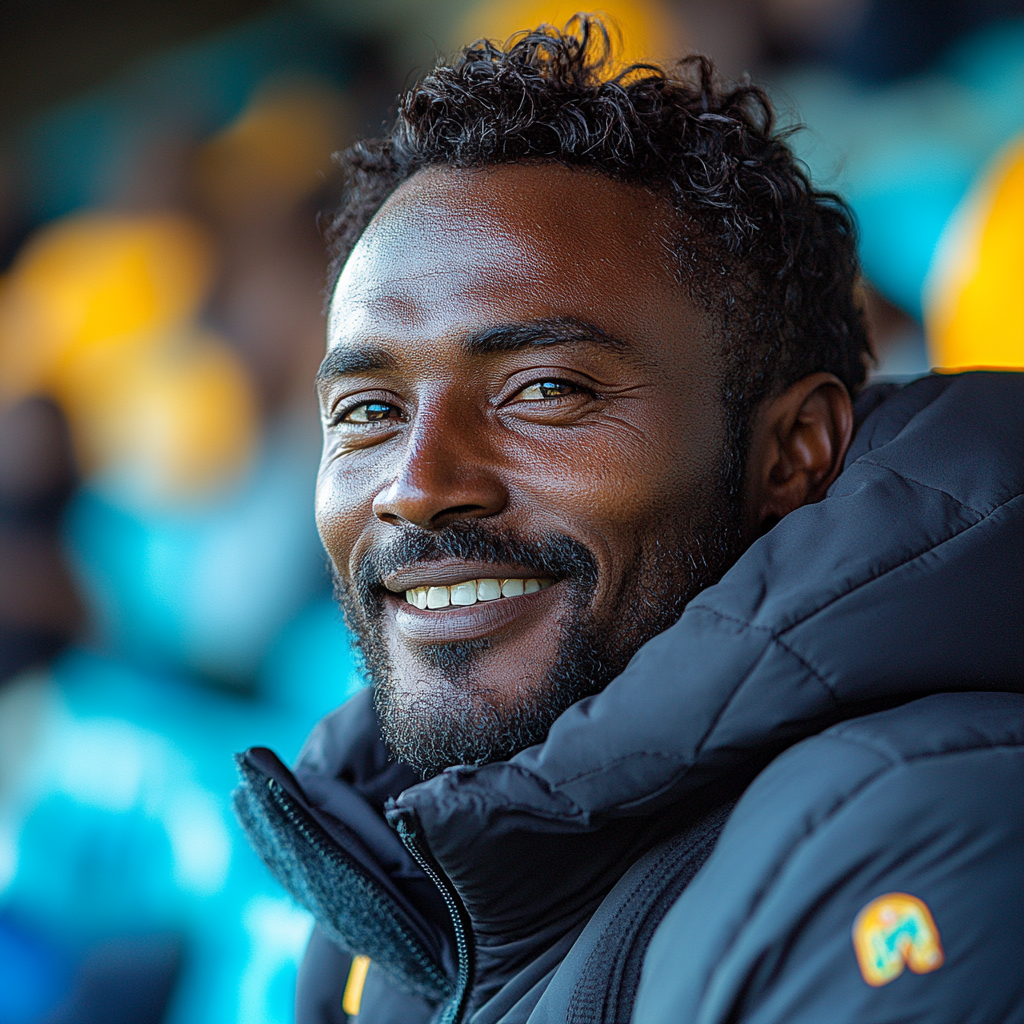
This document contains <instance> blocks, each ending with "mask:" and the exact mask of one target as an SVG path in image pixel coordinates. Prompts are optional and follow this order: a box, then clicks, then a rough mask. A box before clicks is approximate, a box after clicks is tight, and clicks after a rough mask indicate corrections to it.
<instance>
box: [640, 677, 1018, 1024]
mask: <svg viewBox="0 0 1024 1024" xmlns="http://www.w3.org/2000/svg"><path fill="white" fill-rule="evenodd" d="M1022 877H1024V696H1021V695H1018V694H1002V693H962V694H942V695H937V696H933V697H926V698H924V699H922V700H918V701H914V702H913V703H910V704H907V705H904V706H902V707H899V708H896V709H893V710H890V711H885V712H882V713H879V714H874V715H870V716H866V717H863V718H858V719H854V720H851V721H849V722H845V723H843V724H842V725H839V726H836V727H835V728H832V729H829V730H827V731H826V732H824V733H822V734H820V735H819V736H816V737H813V738H812V739H809V740H805V741H804V742H802V743H799V744H797V745H796V746H794V747H792V748H791V749H790V750H788V751H787V752H786V753H784V754H783V755H781V756H780V757H779V758H777V759H776V760H775V761H774V762H773V763H772V764H771V765H770V766H769V767H768V768H767V769H766V770H765V771H764V772H762V774H761V775H760V776H759V777H758V778H757V779H756V780H755V782H754V783H753V784H752V785H751V787H750V788H749V789H748V790H747V792H746V793H745V794H744V796H743V799H742V800H741V801H740V803H739V804H738V805H737V807H736V810H735V812H734V814H733V816H732V818H731V819H730V821H729V823H728V825H727V826H726V828H725V830H724V831H723V833H722V837H721V839H720V841H719V844H718V846H717V848H716V850H715V852H714V853H713V854H712V856H711V858H710V859H709V861H708V863H707V864H706V865H705V867H704V869H703V870H702V871H701V872H700V874H698V876H697V877H696V878H695V879H694V881H693V883H692V884H691V885H690V886H689V888H688V889H687V890H686V891H685V892H684V893H683V895H682V896H681V897H680V899H679V900H678V901H677V902H676V904H675V905H674V906H673V907H672V909H671V910H670V911H669V913H668V914H667V915H666V917H665V920H664V921H663V922H662V924H661V926H660V927H659V929H658V931H657V933H656V934H655V937H654V940H653V941H652V943H651V946H650V949H649V951H648V955H647V959H646V962H645V965H644V973H643V980H642V983H641V989H640V992H639V995H638V1001H637V1008H636V1009H637V1012H636V1013H635V1015H634V1018H633V1019H634V1021H636V1022H637V1024H655V1022H661V1021H669V1020H671V1021H689V1020H697V1019H699V1020H701V1021H702V1022H705V1021H706V1022H708V1024H710V1022H713V1021H724V1020H726V1019H728V1020H736V1021H743V1022H744V1024H748V1022H749V1024H752V1022H755V1021H756V1022H758V1024H760V1022H764V1024H768V1022H780V1024H781V1022H783V1021H785V1022H786V1024H795V1022H808V1024H810V1022H817V1021H821V1020H830V1021H843V1022H845V1021H850V1022H853V1021H872V1022H879V1021H889V1020H892V1021H897V1020H899V1021H903V1020H918V1019H920V1020H925V1019H927V1020H929V1021H935V1022H944V1021H949V1022H951V1024H952V1022H954V1021H961V1020H967V1019H971V1020H978V1021H989V1020H991V1021H993V1022H994V1021H1004V1020H1008V1019H1011V1018H1012V1019H1016V1017H1015V1016H1014V1015H1015V1014H1016V1015H1017V1016H1021V1015H1022V1014H1024V981H1022V972H1021V971H1020V964H1021V962H1022V959H1024V886H1022V885H1021V878H1022ZM911 933H914V935H916V936H917V938H916V939H914V940H913V941H911V939H910V938H909V937H908V936H910V935H911ZM914 942H916V943H917V945H916V946H915V945H914ZM908 943H909V945H908ZM929 944H931V945H929ZM858 946H859V948H860V951H861V952H860V954H858V951H857V949H858ZM871 950H876V951H878V950H881V951H882V953H883V954H884V956H883V959H885V958H886V957H888V960H887V961H886V964H883V965H882V966H881V967H879V968H877V969H874V970H873V969H872V967H871V964H870V962H868V961H866V960H865V957H866V956H867V955H868V953H869V952H870V951H871ZM862 964H863V965H864V966H862ZM901 965H909V967H908V968H907V969H903V970H900V968H901Z"/></svg>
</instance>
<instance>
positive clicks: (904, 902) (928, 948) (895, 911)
mask: <svg viewBox="0 0 1024 1024" xmlns="http://www.w3.org/2000/svg"><path fill="white" fill-rule="evenodd" d="M853 948H854V950H856V953H857V963H858V964H859V965H860V973H861V974H862V975H864V980H865V981H866V982H867V983H868V984H869V985H873V986H875V987H877V986H879V985H888V984H889V982H890V981H892V980H893V978H898V977H899V976H900V975H901V974H902V973H903V968H904V967H905V966H906V967H909V968H910V969H911V970H912V971H913V972H914V973H915V974H927V973H928V972H929V971H936V970H938V969H939V968H940V967H941V966H942V963H943V960H944V959H945V956H944V955H943V952H942V944H941V942H940V941H939V929H938V928H936V927H935V920H934V918H933V917H932V913H931V911H930V910H929V909H928V907H927V906H925V904H924V903H923V902H922V901H921V900H919V899H918V898H917V897H916V896H908V895H907V894H906V893H905V892H890V893H886V894H885V895H884V896H879V897H878V899H874V900H872V901H871V902H870V903H869V904H868V905H867V906H866V907H865V908H864V909H863V910H862V911H861V912H860V913H859V914H858V915H857V918H856V920H855V921H854V922H853Z"/></svg>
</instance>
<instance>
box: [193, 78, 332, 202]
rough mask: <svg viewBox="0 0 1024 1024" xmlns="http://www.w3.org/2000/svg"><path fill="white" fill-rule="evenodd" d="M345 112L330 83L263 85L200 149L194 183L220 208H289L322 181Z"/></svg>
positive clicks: (329, 162) (208, 199)
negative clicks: (239, 113)
mask: <svg viewBox="0 0 1024 1024" xmlns="http://www.w3.org/2000/svg"><path fill="white" fill-rule="evenodd" d="M350 120H351V118H350V115H349V111H348V107H347V105H346V103H345V100H344V97H343V96H342V95H341V93H339V92H338V91H337V90H335V89H332V88H329V87H328V86H325V85H319V84H316V83H291V84H280V85H278V86H276V87H268V88H267V89H265V90H263V92H261V93H260V94H259V95H258V96H256V98H255V99H254V100H253V101H252V102H251V103H250V104H249V106H248V107H247V108H246V109H245V110H244V111H243V112H242V114H241V115H240V116H239V117H238V119H237V120H236V121H234V122H233V123H232V124H231V125H229V126H228V127H227V128H225V129H224V130H223V131H222V132H221V133H220V134H219V135H216V136H214V138H212V139H211V140H210V141H209V142H207V143H206V145H205V146H204V147H203V148H202V150H201V151H200V154H199V158H198V162H197V168H196V171H197V175H196V176H197V180H198V183H199V187H200V190H201V191H202V193H203V195H204V196H205V198H206V199H207V201H208V202H209V203H210V205H211V206H212V207H213V208H214V210H216V211H217V212H219V213H221V214H222V215H227V216H241V215H244V214H245V213H246V212H247V211H249V210H250V209H252V208H253V207H260V208H262V212H263V215H264V216H265V215H266V213H267V212H268V209H267V208H269V211H270V212H278V211H279V210H288V209H290V208H292V207H294V206H295V205H296V204H297V203H299V202H301V200H303V199H304V198H305V197H306V196H308V195H310V194H311V193H312V192H313V191H314V190H315V189H316V188H317V187H318V186H319V185H320V184H321V183H322V182H323V180H324V174H325V173H326V172H327V171H328V170H329V169H330V166H331V154H332V153H333V152H334V151H335V150H336V149H338V148H340V147H341V146H342V145H343V144H344V143H345V142H346V140H347V138H348V135H349V122H350Z"/></svg>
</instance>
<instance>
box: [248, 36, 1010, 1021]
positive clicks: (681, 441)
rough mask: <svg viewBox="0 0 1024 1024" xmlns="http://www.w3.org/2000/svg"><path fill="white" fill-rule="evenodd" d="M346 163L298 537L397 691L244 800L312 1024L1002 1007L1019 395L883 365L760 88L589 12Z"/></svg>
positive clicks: (270, 762)
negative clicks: (280, 900) (620, 47)
mask: <svg viewBox="0 0 1024 1024" xmlns="http://www.w3.org/2000/svg"><path fill="white" fill-rule="evenodd" d="M345 164H346V166H347V168H348V170H349V172H350V188H349V192H348V194H347V196H346V198H345V201H344V203H343V205H342V207H341V212H340V214H339V215H338V218H337V220H336V222H335V225H334V229H333V242H332V244H333V247H334V253H335V260H334V270H335V276H334V281H333V285H332V295H331V302H330V311H329V327H328V354H327V357H326V359H325V360H324V363H323V365H322V367H321V371H320V375H319V379H318V388H319V395H320V401H321V405H322V410H323V417H324V438H325V442H324V456H323V462H322V466H321V470H320V477H319V483H318V492H317V518H318V523H319V527H320V532H321V536H322V537H323V540H324V543H325V546H326V548H327V550H328V552H329V554H330V557H331V562H332V564H333V567H334V571H335V574H336V579H337V588H338V595H339V599H340V601H341V603H342V605H343V607H344V610H345V614H346V618H347V621H348V622H349V624H350V626H351V628H352V630H353V631H354V632H355V634H356V635H357V637H358V639H359V643H360V646H361V650H362V653H363V656H364V658H365V661H366V666H367V670H368V673H369V675H370V677H371V680H372V682H373V688H372V692H371V691H366V692H364V693H363V694H361V695H359V696H358V697H356V698H355V699H354V700H352V701H350V702H349V703H348V704H346V705H345V706H343V707H342V708H341V709H340V710H339V711H337V712H335V713H334V714H333V715H331V716H329V717H328V718H327V719H326V720H325V721H324V722H323V723H321V725H320V726H319V727H318V729H317V730H316V731H315V732H314V734H313V737H312V738H311V740H310V741H309V743H308V744H307V747H306V749H305V750H304V752H303V753H302V755H301V756H300V758H299V762H298V764H297V766H296V769H295V773H294V775H293V774H292V773H291V772H289V771H288V770H287V769H286V768H285V767H284V766H283V765H282V764H281V763H280V762H279V761H278V760H277V759H276V758H275V757H274V755H273V754H271V753H270V752H269V751H266V750H262V749H259V748H257V749H254V750H250V751H249V752H248V753H247V754H246V755H244V756H243V757H241V758H240V759H239V764H240V768H241V772H242V779H243V785H242V787H241V788H240V790H239V791H238V794H237V798H236V803H237V807H238V810H239V814H240V817H241V820H242V822H243V824H244V825H245V827H246V828H247V830H248V832H249V835H250V838H251V839H252V841H253V843H254V845H255V847H256V849H257V850H258V851H259V852H260V854H261V856H262V857H263V858H264V860H265V861H266V862H267V863H268V865H270V867H271V869H272V870H273V871H274V872H275V874H276V875H277V876H278V878H279V879H280V880H281V881H282V882H283V883H284V885H285V886H286V887H287V888H288V889H289V891H291V892H292V894H293V895H294V896H295V897H296V898H297V899H299V900H300V901H301V902H302V903H304V904H305V906H307V907H308V908H309V909H310V910H311V911H312V912H313V914H314V915H315V917H316V919H317V922H318V924H317V928H316V930H315V932H314V935H313V938H312V940H311V943H310V947H309V950H308V951H307V956H306V960H305V963H304V966H303V970H302V972H301V975H300V979H299V993H298V1007H299V1011H298V1016H299V1019H300V1020H301V1021H304V1022H312V1021H336V1020H343V1019H345V1016H344V1013H345V1012H346V1011H343V1010H342V1006H341V1004H342V1001H343V997H344V1004H345V1007H347V1012H348V1013H350V1014H352V1015H357V1016H356V1019H357V1020H358V1021H360V1022H361V1024H368V1022H374V1024H377V1022H404V1024H413V1022H417V1021H428V1020H430V1021H437V1020H442V1021H446V1022H462V1021H472V1022H473V1024H485V1022H486V1024H492V1022H494V1024H496V1022H499V1021H500V1022H502V1024H512V1022H525V1021H529V1022H531V1024H537V1022H554V1021H573V1022H596V1021H608V1022H613V1024H624V1022H626V1021H630V1020H633V1021H637V1022H644V1024H646V1022H662V1021H664V1022H669V1021H687V1022H688V1021H707V1022H711V1021H726V1020H730V1021H745V1022H746V1021H750V1022H753V1021H758V1022H762V1021H764V1022H768V1021H772V1022H775V1021H779V1022H781V1021H787V1022H789V1021H807V1022H821V1021H868V1020H870V1021H897V1020H900V1021H903V1020H924V1019H927V1020H929V1021H945V1020H948V1021H961V1020H966V1019H972V1020H978V1021H997V1020H998V1021H1002V1020H1008V1019H1011V1018H1012V1019H1019V1018H1020V1015H1021V1014H1022V1013H1024V999H1022V992H1021V980H1020V972H1019V970H1018V968H1019V964H1020V957H1021V952H1022V945H1021V931H1022V930H1021V927H1020V925H1021V916H1022V910H1021V902H1022V901H1021V892H1020V886H1019V875H1020V872H1019V868H1020V865H1021V847H1020V838H1021V834H1022V831H1024V821H1022V801H1021V799H1020V797H1021V789H1022V785H1021V781H1022V772H1021V768H1022V766H1024V758H1022V747H1021V743H1022V739H1024V737H1022V732H1024V727H1022V722H1024V717H1022V715H1021V711H1022V710H1024V699H1022V697H1021V695H1020V693H1019V691H1020V689H1021V679H1022V675H1024V652H1022V638H1021V634H1020V630H1019V628H1018V627H1019V624H1020V623H1019V618H1020V616H1019V584H1020V577H1021V572H1020V568H1021V517H1022V502H1024V498H1022V497H1021V493H1022V490H1024V487H1022V484H1024V479H1022V477H1024V459H1022V458H1021V426H1022V424H1021V419H1022V411H1024V402H1022V401H1021V398H1022V397H1024V395H1022V391H1024V389H1022V388H1021V382H1020V379H1019V378H1017V377H1014V376H1013V375H1009V374H971V375H965V376H963V377H955V376H946V377H941V376H935V377H931V378H927V379H924V380H921V381H917V382H915V383H913V384H910V385H908V386H906V387H905V388H903V389H898V388H895V387H893V386H889V387H882V388H869V389H867V390H864V389H863V384H864V377H865V359H866V357H867V355H868V344H867V340H866V337H865V331H864V326H863V323H862V319H861V313H860V309H859V304H858V301H857V295H856V277H857V264H856V258H855V239H854V232H853V229H852V225H851V221H850V217H849V215H848V213H847V211H846V209H845V207H844V206H843V205H842V203H841V202H840V201H839V200H838V199H836V198H835V197H834V196H830V195H827V194H823V193H820V192H817V191H816V190H815V189H814V188H813V187H812V186H811V185H810V183H809V182H808V180H807V178H806V176H805V174H804V173H803V171H802V170H801V169H800V167H799V166H798V165H797V163H796V162H795V160H794V158H793V156H792V154H791V153H790V151H789V150H788V149H787V147H786V145H785V141H784V139H783V138H782V137H780V135H779V134H777V133H776V132H775V131H774V129H773V126H772V117H771V111H770V107H769V105H768V102H767V100H766V99H765V98H764V96H763V95H762V94H761V93H760V92H759V91H758V90H757V89H754V88H752V87H750V86H738V87H731V86H725V85H722V84H720V83H719V82H717V80H716V79H715V78H714V77H713V74H712V69H711V67H710V65H709V64H708V62H707V61H705V60H703V59H698V58H694V59H692V60H690V61H688V62H685V63H684V64H682V65H681V66H680V68H679V69H678V70H677V71H673V72H663V71H660V70H658V69H654V68H646V67H645V68H637V69H633V70H630V71H628V72H625V73H623V74H621V75H619V76H618V77H616V76H615V74H614V71H613V69H612V67H611V63H610V59H609V57H608V55H607V46H606V42H605V37H604V36H603V35H602V33H601V31H600V29H599V26H595V25H594V24H593V23H591V22H588V21H583V22H581V23H578V25H577V27H576V31H575V32H570V33H568V34H564V35H563V34H558V33H554V32H552V31H550V30H545V31H541V32H537V33H533V34H529V35H526V36H524V37H522V38H521V39H520V40H519V41H518V42H516V43H515V44H514V45H512V46H511V47H510V48H509V49H507V50H500V49H496V48H494V47H492V46H490V45H487V44H482V43H481V44H477V45H475V46H473V47H470V48H469V49H467V50H466V51H465V52H464V53H463V54H462V55H461V56H460V58H459V59H458V60H457V61H456V62H455V64H454V65H452V66H450V67H446V66H440V67H438V68H436V69H435V71H434V72H433V74H431V75H430V76H428V77H427V78H426V79H425V80H424V81H423V82H421V83H420V84H419V85H417V86H416V87H414V88H413V89H412V90H411V91H410V92H409V93H408V94H407V95H406V96H405V97H404V99H403V101H402V104H401V108H400V111H399V114H398V116H397V119H396V122H395V125H394V126H393V128H392V129H391V131H390V134H389V135H388V136H387V137H386V138H385V139H384V140H382V141H378V142H372V143H366V144H363V145H361V146H357V147H356V148H355V149H354V150H352V151H351V152H350V153H349V154H348V155H347V156H346V157H345ZM852 396H859V397H857V400H856V402H854V401H853V400H852ZM684 609H685V610H684ZM787 748H788V749H787ZM737 801H738V802H737ZM1015 872H1016V874H1015ZM353 954H357V955H360V956H361V957H363V958H365V957H369V958H370V967H369V973H368V975H366V976H365V978H366V980H365V986H364V987H363V989H362V995H361V1003H360V1004H359V1005H358V1007H357V1003H359V999H358V991H357V990H358V989H359V987H360V985H361V984H362V982H361V978H362V977H363V974H362V973H361V972H360V970H359V969H358V968H359V966H360V965H362V966H363V967H365V959H360V960H358V961H355V962H353V960H352V955H353ZM353 963H355V965H356V966H355V967H354V968H353V970H352V971H351V972H350V965H351V964H353ZM346 987H347V990H348V991H347V995H345V990H346Z"/></svg>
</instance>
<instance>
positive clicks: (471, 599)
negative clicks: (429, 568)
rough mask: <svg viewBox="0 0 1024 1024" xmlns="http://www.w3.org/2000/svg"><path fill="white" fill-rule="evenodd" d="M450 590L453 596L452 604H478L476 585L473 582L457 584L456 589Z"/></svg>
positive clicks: (450, 588) (451, 588)
mask: <svg viewBox="0 0 1024 1024" xmlns="http://www.w3.org/2000/svg"><path fill="white" fill-rule="evenodd" d="M448 589H449V590H450V591H451V594H452V604H462V605H465V604H476V583H475V582H474V581H473V580H470V581H469V582H468V583H456V584H455V586H454V587H449V588H448Z"/></svg>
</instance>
